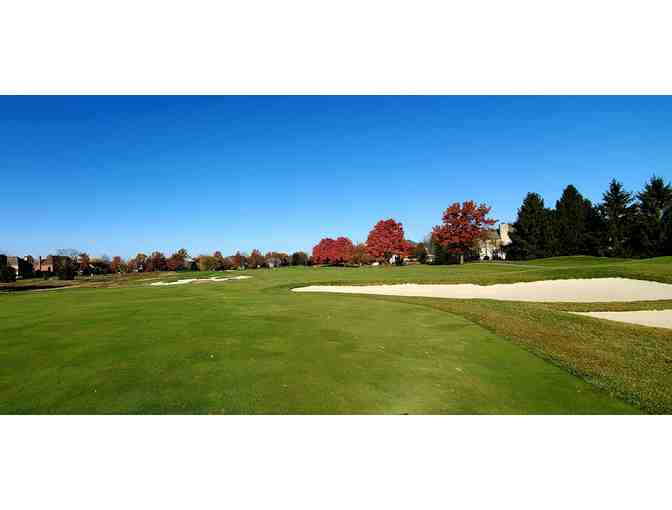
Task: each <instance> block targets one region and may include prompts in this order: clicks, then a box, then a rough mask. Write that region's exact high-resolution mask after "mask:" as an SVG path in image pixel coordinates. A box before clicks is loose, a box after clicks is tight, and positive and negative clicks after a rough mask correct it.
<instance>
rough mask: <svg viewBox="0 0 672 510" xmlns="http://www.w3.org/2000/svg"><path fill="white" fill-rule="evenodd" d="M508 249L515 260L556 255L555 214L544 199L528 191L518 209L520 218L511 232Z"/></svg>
mask: <svg viewBox="0 0 672 510" xmlns="http://www.w3.org/2000/svg"><path fill="white" fill-rule="evenodd" d="M510 237H511V241H512V243H511V245H510V246H509V248H508V249H507V251H506V254H507V257H508V258H510V259H513V260H527V259H535V258H542V257H551V256H553V255H554V228H553V214H552V212H551V211H549V210H548V209H546V208H545V207H544V199H543V198H541V197H540V196H539V195H538V194H537V193H528V194H527V196H526V197H525V199H524V200H523V204H522V205H521V206H520V209H518V218H517V219H516V222H515V223H514V224H513V230H512V232H511V234H510Z"/></svg>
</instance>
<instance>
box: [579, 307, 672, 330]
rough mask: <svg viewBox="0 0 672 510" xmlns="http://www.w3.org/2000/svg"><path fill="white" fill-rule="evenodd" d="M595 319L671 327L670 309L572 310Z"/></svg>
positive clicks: (671, 316)
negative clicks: (631, 310) (628, 310)
mask: <svg viewBox="0 0 672 510" xmlns="http://www.w3.org/2000/svg"><path fill="white" fill-rule="evenodd" d="M572 313H575V314H576V315H586V316H588V317H595V318H597V319H606V320H609V321H616V322H627V323H629V324H639V325H640V326H652V327H654V328H667V329H672V310H641V311H636V312H572Z"/></svg>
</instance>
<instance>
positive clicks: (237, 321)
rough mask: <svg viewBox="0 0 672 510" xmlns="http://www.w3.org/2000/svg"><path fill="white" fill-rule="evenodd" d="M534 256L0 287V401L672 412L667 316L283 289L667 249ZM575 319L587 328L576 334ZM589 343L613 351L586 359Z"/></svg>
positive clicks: (21, 404) (139, 406)
mask: <svg viewBox="0 0 672 510" xmlns="http://www.w3.org/2000/svg"><path fill="white" fill-rule="evenodd" d="M539 262H540V261H535V264H532V263H530V264H527V263H516V264H502V263H485V264H468V265H465V266H462V267H457V266H437V267H428V266H412V267H402V268H396V267H391V268H387V267H386V268H382V267H381V268H283V269H277V270H257V271H248V272H246V274H249V275H251V276H252V277H253V278H252V279H250V280H241V281H233V282H223V283H207V284H189V285H184V286H172V287H158V288H154V287H149V286H148V283H149V282H150V281H154V280H148V278H159V277H162V278H163V279H164V280H165V281H167V280H170V279H176V278H185V277H203V276H206V275H204V274H202V273H197V274H195V275H192V274H181V275H175V274H162V275H138V276H136V277H133V278H121V279H119V278H107V279H104V280H100V281H97V282H94V283H90V282H76V283H77V284H78V285H84V287H82V288H76V289H64V290H54V291H48V292H14V293H4V294H0V412H2V413H623V412H625V413H632V412H639V410H640V409H643V410H645V411H650V412H669V411H670V409H672V398H671V397H670V394H671V393H672V392H671V390H670V385H672V378H670V373H671V372H670V364H669V359H670V357H669V356H670V348H669V347H668V346H669V343H670V342H666V338H667V337H666V336H665V333H664V332H662V333H661V332H660V330H656V329H653V328H643V327H637V326H629V325H620V324H616V323H614V325H613V326H610V328H607V330H608V333H607V334H605V335H602V336H601V337H600V335H599V330H600V327H596V326H595V325H596V324H597V325H598V326H600V325H602V324H603V321H598V320H595V319H590V318H585V317H577V316H572V315H569V314H565V313H564V312H562V311H559V310H557V309H555V308H554V306H555V305H552V306H549V305H536V304H527V305H526V306H525V307H524V308H519V307H518V305H517V304H515V303H495V302H488V301H479V302H473V301H472V302H461V301H454V300H427V299H421V298H418V299H412V298H403V299H399V298H382V299H381V298H379V297H376V296H353V295H347V296H346V295H329V294H327V295H317V294H296V293H292V292H289V291H288V289H289V288H291V287H293V286H300V285H306V284H319V283H352V282H360V283H375V282H386V283H398V282H405V281H408V282H465V281H469V282H474V283H501V282H513V281H532V280H539V279H546V278H566V277H576V276H577V274H580V275H581V276H582V277H589V276H591V275H595V276H630V277H642V276H635V275H643V274H646V275H648V279H655V280H658V281H669V279H670V272H671V271H670V270H671V269H672V259H670V258H668V259H667V260H664V259H655V260H650V261H613V260H606V261H603V260H590V259H582V258H579V259H572V258H565V259H561V260H557V259H556V260H555V261H541V262H542V263H541V264H539ZM605 271H606V272H607V273H609V274H604V272H605ZM93 285H97V286H101V287H108V288H94V287H93ZM86 286H91V288H86ZM526 325H527V326H526ZM563 331H564V334H565V335H566V338H567V339H569V340H571V341H569V342H566V343H565V342H563ZM633 331H634V333H633ZM545 332H547V333H548V341H545V339H546V338H547V337H546V335H545ZM586 332H588V333H589V334H588V333H586ZM586 334H588V336H590V335H593V337H595V335H597V337H596V338H597V339H596V340H591V342H588V343H587V344H585V348H584V346H583V345H584V344H581V342H580V341H578V340H580V339H581V338H583V336H585V335H586ZM628 335H629V336H628ZM638 335H639V336H638ZM635 337H637V338H640V339H641V340H640V341H639V342H638V343H636V345H635V347H634V351H633V348H632V347H631V346H629V342H630V339H632V338H635ZM591 338H592V337H591ZM577 339H578V340H577ZM647 339H653V340H651V341H649V340H647ZM565 344H566V345H572V346H573V347H572V348H567V349H564V348H563V345H565ZM614 346H616V347H614ZM600 351H602V352H603V353H604V354H605V356H606V358H608V362H607V363H603V364H600V363H597V362H596V361H595V360H596V359H597V360H599V359H601V357H600V354H599V352H600ZM633 352H634V353H635V354H637V355H639V354H641V353H644V354H641V356H639V357H637V356H635V357H634V358H633ZM647 353H648V354H647ZM651 353H653V354H654V355H651ZM549 360H550V361H551V362H549ZM656 360H657V361H656ZM661 360H662V361H661ZM638 364H639V365H641V366H638V367H637V370H634V371H633V370H632V368H633V367H632V366H633V365H638ZM605 367H606V368H605ZM624 367H625V368H624ZM624 370H625V372H623V371H624ZM628 370H630V371H628ZM633 373H634V374H640V375H641V379H642V380H641V381H640V380H635V381H632V380H630V379H631V378H630V375H631V374H633ZM573 374H578V375H579V376H580V377H577V375H573ZM637 377H639V376H637ZM656 386H658V387H659V389H658V390H656V389H655V387H656ZM632 404H635V405H634V406H633V405H632Z"/></svg>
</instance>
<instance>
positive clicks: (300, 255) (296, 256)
mask: <svg viewBox="0 0 672 510" xmlns="http://www.w3.org/2000/svg"><path fill="white" fill-rule="evenodd" d="M291 263H292V265H293V266H305V265H308V254H307V253H306V252H305V251H295V252H294V253H292V258H291Z"/></svg>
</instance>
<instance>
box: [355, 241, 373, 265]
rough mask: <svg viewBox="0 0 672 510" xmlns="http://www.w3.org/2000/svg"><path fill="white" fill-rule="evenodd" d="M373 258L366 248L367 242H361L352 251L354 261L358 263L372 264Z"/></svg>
mask: <svg viewBox="0 0 672 510" xmlns="http://www.w3.org/2000/svg"><path fill="white" fill-rule="evenodd" d="M372 262H373V258H372V257H371V255H369V253H368V251H367V250H366V244H364V243H359V244H358V245H356V246H355V249H354V250H353V251H352V263H353V264H357V265H360V266H361V265H365V264H371V263H372Z"/></svg>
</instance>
